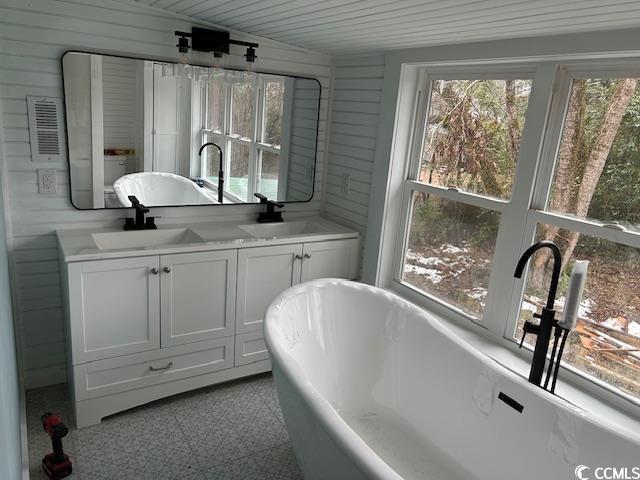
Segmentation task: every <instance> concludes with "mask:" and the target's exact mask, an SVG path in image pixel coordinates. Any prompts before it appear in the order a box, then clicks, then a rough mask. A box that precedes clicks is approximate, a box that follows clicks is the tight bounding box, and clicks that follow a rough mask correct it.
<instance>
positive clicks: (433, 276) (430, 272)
mask: <svg viewBox="0 0 640 480" xmlns="http://www.w3.org/2000/svg"><path fill="white" fill-rule="evenodd" d="M404 273H415V274H417V275H423V276H425V277H427V279H428V280H429V281H430V282H431V283H440V282H441V281H442V278H443V276H442V275H441V273H440V272H439V271H438V270H435V269H433V268H425V267H421V266H419V265H410V264H408V263H407V264H405V266H404Z"/></svg>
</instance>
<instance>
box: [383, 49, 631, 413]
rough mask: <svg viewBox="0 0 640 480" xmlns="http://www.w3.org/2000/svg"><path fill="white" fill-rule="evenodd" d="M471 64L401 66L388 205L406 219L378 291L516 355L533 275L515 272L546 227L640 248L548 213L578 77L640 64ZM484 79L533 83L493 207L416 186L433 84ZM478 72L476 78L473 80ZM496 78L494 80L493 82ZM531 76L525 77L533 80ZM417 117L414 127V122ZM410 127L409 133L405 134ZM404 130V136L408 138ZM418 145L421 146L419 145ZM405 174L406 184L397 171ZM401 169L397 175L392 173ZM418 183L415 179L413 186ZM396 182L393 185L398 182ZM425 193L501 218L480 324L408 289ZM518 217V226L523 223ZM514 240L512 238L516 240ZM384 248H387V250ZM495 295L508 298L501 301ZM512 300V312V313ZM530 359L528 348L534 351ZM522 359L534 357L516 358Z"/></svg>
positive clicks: (626, 234)
mask: <svg viewBox="0 0 640 480" xmlns="http://www.w3.org/2000/svg"><path fill="white" fill-rule="evenodd" d="M505 63H508V65H506V66H505V64H504V63H500V62H483V61H478V62H463V64H460V65H456V66H448V65H444V66H443V65H438V64H403V65H401V67H402V75H400V77H399V81H398V85H399V86H400V90H399V91H398V96H397V104H396V108H397V110H396V117H395V119H394V132H393V136H392V141H391V143H390V147H391V158H392V163H391V170H390V171H389V176H390V180H389V182H390V186H392V185H394V184H395V185H396V186H397V188H398V189H399V193H398V194H397V195H396V196H395V198H390V199H389V200H387V207H388V208H389V209H390V211H391V212H395V213H399V215H398V216H397V217H396V220H390V219H389V218H390V217H392V216H393V215H390V213H389V212H385V216H386V217H387V218H386V219H383V225H384V228H385V230H391V229H393V228H394V227H395V235H394V236H393V237H391V238H390V237H388V236H387V237H386V239H385V233H384V231H383V236H382V237H381V260H380V263H379V271H381V274H380V276H379V277H378V282H381V284H382V285H384V286H386V287H387V288H389V289H391V290H393V291H395V292H396V293H398V294H399V295H401V296H404V297H406V298H408V299H409V300H411V301H413V302H415V303H417V304H418V305H420V306H423V307H425V308H427V309H429V310H430V311H433V312H434V313H436V314H438V315H441V316H442V317H444V318H447V319H449V320H452V321H454V322H455V323H457V324H459V325H461V326H462V327H463V328H468V329H470V330H471V331H474V332H476V333H479V334H481V335H482V336H485V337H489V338H491V339H493V340H494V341H497V342H498V343H499V344H501V345H503V346H505V347H507V348H508V349H510V350H512V351H514V352H518V345H517V341H516V339H515V338H514V333H515V331H516V326H517V323H518V318H519V313H520V306H521V303H522V298H523V295H524V290H525V282H526V279H527V275H526V273H528V268H527V271H525V275H523V276H522V278H521V279H516V278H514V277H513V271H514V269H515V265H516V263H517V260H518V259H519V257H520V255H521V253H522V252H523V251H524V250H525V249H526V248H527V247H528V246H530V245H531V244H532V242H533V240H534V237H535V233H536V227H537V225H538V223H544V224H551V225H556V226H559V227H561V228H567V229H570V230H572V231H576V232H579V233H580V234H585V235H590V236H594V237H597V238H601V239H604V240H609V241H612V242H615V243H617V244H620V245H624V246H630V247H635V248H640V231H637V230H636V231H632V230H620V229H618V228H611V227H610V223H609V224H607V223H606V222H601V221H598V220H594V219H588V218H585V219H579V218H576V217H572V216H570V215H565V214H562V213H558V212H550V211H545V208H546V205H547V201H548V198H549V195H550V191H551V185H552V181H553V175H554V172H555V166H556V161H557V151H558V148H559V145H560V141H561V138H562V128H563V126H564V120H565V115H566V110H567V108H568V104H569V99H570V94H571V85H572V81H573V79H575V78H607V77H611V78H624V77H634V76H637V77H640V60H639V59H635V58H629V59H622V60H618V59H616V60H605V59H576V60H571V59H567V60H558V61H553V60H551V61H544V60H543V59H540V60H537V61H535V62H533V63H531V62H527V61H522V62H514V61H509V62H505ZM478 71H481V72H485V73H484V75H485V78H500V79H504V78H507V77H503V76H497V77H496V75H505V74H509V73H511V74H514V73H515V75H516V76H519V78H531V79H532V80H533V81H532V88H531V92H530V96H529V103H528V107H527V113H526V117H525V118H526V121H525V125H524V130H523V133H522V137H521V144H520V151H519V156H518V160H517V163H516V170H515V173H514V179H513V185H512V192H511V198H510V199H508V200H500V199H493V198H490V197H484V196H482V195H477V194H474V193H470V192H465V191H462V190H459V189H456V188H446V187H437V186H434V185H428V184H423V183H420V182H417V181H416V180H414V179H413V178H417V176H415V173H417V172H418V168H419V163H420V158H421V155H420V153H421V152H420V150H421V148H422V142H423V136H424V134H425V131H426V129H425V126H426V122H427V112H428V111H429V110H428V108H429V105H428V103H429V100H430V98H429V97H430V88H431V81H430V79H447V78H446V77H445V76H446V75H449V79H464V78H465V75H472V76H473V78H474V79H477V78H481V74H478V73H477V72H478ZM474 72H476V73H475V74H474ZM487 72H489V73H487ZM527 72H528V73H529V76H525V75H526V73H527ZM409 117H410V118H409ZM407 124H409V126H407ZM403 129H404V130H405V131H404V132H403V131H402V130H403ZM416 139H419V141H417V140H416ZM400 168H402V172H403V173H402V178H399V177H398V176H396V175H400V174H399V173H397V171H398V170H399V169H400ZM394 170H395V171H396V173H394ZM412 174H414V177H413V178H412ZM394 176H395V177H394ZM414 191H416V192H425V193H429V194H434V195H436V196H439V197H442V198H445V199H447V200H453V201H456V202H462V203H465V204H469V205H475V206H478V207H481V208H487V207H489V208H490V209H491V210H494V211H499V212H500V215H501V219H500V226H499V230H498V237H497V240H496V245H495V252H500V255H498V254H496V255H494V261H493V263H492V267H491V275H490V280H489V285H488V294H487V297H486V305H485V308H484V312H483V318H482V321H481V322H479V321H478V320H479V319H478V318H477V317H474V316H472V315H469V314H468V313H466V312H464V311H462V310H461V309H459V308H457V307H455V306H453V305H451V304H448V303H447V302H446V301H445V300H443V299H440V298H438V297H436V296H434V295H432V294H429V293H427V292H424V291H422V290H419V289H418V288H416V287H413V286H411V285H410V284H408V283H406V282H402V280H401V277H402V269H403V265H404V256H405V252H406V246H407V242H408V238H409V232H410V225H411V224H410V221H411V207H412V197H413V192H414ZM518 216H519V217H518ZM509 237H511V239H510V238H509ZM385 240H386V244H387V245H388V246H387V247H385ZM497 292H501V294H500V295H498V294H497ZM505 297H506V298H507V301H506V303H508V308H505ZM527 348H528V349H529V350H531V349H530V348H529V347H527ZM518 353H519V355H524V354H526V352H522V351H520V352H518ZM562 368H563V369H566V370H568V371H570V372H571V373H573V374H575V376H576V377H573V378H577V379H579V384H580V385H581V387H583V388H584V389H585V390H588V391H597V392H599V393H602V389H604V390H605V391H607V392H608V393H607V395H611V394H613V396H614V397H618V398H620V397H622V398H623V399H624V400H626V401H629V402H631V404H633V405H634V406H635V407H634V408H637V407H638V406H640V399H638V398H636V397H634V396H632V395H630V394H627V393H625V392H623V391H622V390H619V389H617V388H616V387H615V386H613V385H610V384H608V383H606V382H604V381H601V380H599V379H597V378H595V377H593V376H591V375H589V374H588V373H586V372H584V371H581V370H579V369H577V368H575V367H573V366H571V365H568V364H566V363H563V364H562Z"/></svg>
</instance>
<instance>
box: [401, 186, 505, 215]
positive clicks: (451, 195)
mask: <svg viewBox="0 0 640 480" xmlns="http://www.w3.org/2000/svg"><path fill="white" fill-rule="evenodd" d="M407 183H408V184H409V185H410V186H411V188H412V189H413V190H415V191H416V192H424V193H427V194H433V195H436V196H438V197H442V198H446V199H448V200H453V201H455V202H462V203H466V204H469V205H473V206H475V207H480V208H484V209H487V210H495V211H498V212H503V211H504V210H505V208H507V207H508V205H509V202H507V201H505V200H500V199H497V198H491V197H485V196H482V195H476V194H475V193H470V192H464V191H461V190H458V189H457V188H443V187H437V186H435V185H430V184H427V183H420V182H416V181H414V180H407Z"/></svg>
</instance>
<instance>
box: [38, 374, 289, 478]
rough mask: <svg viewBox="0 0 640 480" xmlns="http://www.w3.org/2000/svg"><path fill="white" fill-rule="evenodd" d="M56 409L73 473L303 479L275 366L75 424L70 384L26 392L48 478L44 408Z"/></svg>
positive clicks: (85, 475) (48, 445)
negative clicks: (90, 422) (96, 422)
mask: <svg viewBox="0 0 640 480" xmlns="http://www.w3.org/2000/svg"><path fill="white" fill-rule="evenodd" d="M46 411H57V412H60V414H61V415H62V418H63V421H64V422H65V423H66V424H67V426H68V427H69V428H70V433H69V435H67V436H66V437H65V438H64V440H63V443H64V449H65V452H66V453H67V454H68V455H69V457H70V458H71V461H72V462H73V468H74V474H73V475H72V476H71V477H67V478H71V479H75V480H77V479H82V480H103V479H104V480H106V479H109V480H111V479H114V480H115V479H118V480H138V479H140V480H144V479H153V480H164V479H170V480H174V479H175V480H177V479H180V480H182V479H184V480H228V479H241V480H254V479H268V480H270V479H274V480H275V479H277V480H289V479H302V474H301V473H300V469H299V467H298V464H297V463H296V459H295V457H294V455H293V451H292V450H291V446H290V444H289V438H288V436H287V431H286V429H285V426H284V421H283V418H282V414H281V413H280V407H279V405H278V397H277V395H276V392H275V387H274V385H273V380H272V378H271V375H270V374H264V375H258V376H254V377H249V378H247V379H242V380H238V381H234V382H229V383H225V384H222V385H216V386H212V387H208V388H203V389H200V390H196V391H193V392H187V393H184V394H181V395H176V396H173V397H170V398H166V399H163V400H159V401H157V402H153V403H151V404H148V405H144V406H141V407H138V408H134V409H132V410H128V411H126V412H122V413H119V414H116V415H112V416H110V417H108V418H106V419H103V420H102V423H101V424H100V425H96V426H93V427H87V428H83V429H82V430H76V429H75V428H74V426H73V418H72V416H71V405H70V402H69V396H68V394H67V389H66V385H55V386H52V387H45V388H39V389H34V390H29V391H28V392H27V425H28V437H29V457H30V458H29V464H30V468H31V478H32V479H46V478H47V477H46V475H44V473H43V472H42V470H41V467H40V461H41V460H42V457H43V456H44V455H45V454H46V453H48V452H50V451H51V442H50V439H49V437H48V436H47V434H46V433H45V432H44V430H43V429H42V424H41V422H40V415H42V414H43V413H44V412H46Z"/></svg>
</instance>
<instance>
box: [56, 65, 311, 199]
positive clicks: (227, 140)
mask: <svg viewBox="0 0 640 480" xmlns="http://www.w3.org/2000/svg"><path fill="white" fill-rule="evenodd" d="M62 69H63V76H64V94H65V111H66V122H67V135H68V148H69V175H70V183H71V202H72V203H73V205H74V206H75V207H76V208H79V209H97V208H125V207H130V206H131V201H130V199H129V197H130V196H135V197H136V198H137V199H138V200H139V201H140V202H141V203H143V204H144V205H146V206H149V207H156V206H175V205H217V204H237V203H249V202H256V201H259V200H258V198H256V196H255V194H256V193H259V194H262V195H264V196H266V197H267V198H269V199H272V200H277V201H280V202H300V201H308V200H310V199H311V197H312V195H313V185H314V175H315V162H316V144H317V134H318V112H319V108H320V83H319V82H318V81H317V80H315V79H312V78H301V77H292V76H283V75H274V74H267V73H258V72H246V71H239V70H231V69H224V68H215V67H201V66H194V65H183V64H176V63H167V62H160V61H155V60H145V59H135V58H127V57H116V56H109V55H99V54H93V53H83V52H67V53H65V54H64V56H63V57H62ZM207 144H212V145H207Z"/></svg>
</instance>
